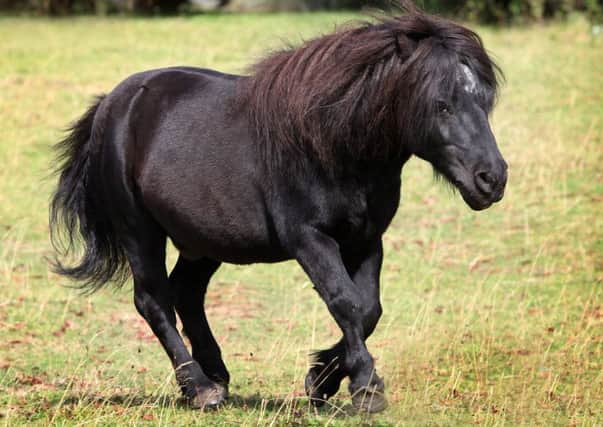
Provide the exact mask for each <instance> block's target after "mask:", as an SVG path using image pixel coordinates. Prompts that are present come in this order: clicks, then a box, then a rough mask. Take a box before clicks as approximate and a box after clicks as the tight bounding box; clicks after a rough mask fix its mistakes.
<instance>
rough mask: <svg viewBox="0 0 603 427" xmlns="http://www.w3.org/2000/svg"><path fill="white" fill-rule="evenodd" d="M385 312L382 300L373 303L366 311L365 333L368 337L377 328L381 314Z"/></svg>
mask: <svg viewBox="0 0 603 427" xmlns="http://www.w3.org/2000/svg"><path fill="white" fill-rule="evenodd" d="M382 314H383V308H382V307H381V302H379V301H376V302H375V303H374V304H371V305H370V307H368V308H367V310H366V311H365V313H364V322H363V323H364V334H365V336H366V338H368V337H369V335H371V334H372V333H373V331H374V330H375V327H376V326H377V323H378V322H379V319H380V318H381V315H382Z"/></svg>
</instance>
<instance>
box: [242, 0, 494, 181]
mask: <svg viewBox="0 0 603 427" xmlns="http://www.w3.org/2000/svg"><path fill="white" fill-rule="evenodd" d="M401 8H402V9H403V10H404V11H405V12H406V13H404V14H402V15H400V16H395V17H392V16H388V17H383V18H380V19H379V20H378V21H377V22H367V23H364V24H362V25H361V26H359V27H353V28H343V29H340V30H339V31H336V32H335V33H332V34H328V35H325V36H322V37H319V38H315V39H313V40H310V41H308V42H306V43H304V44H303V45H302V46H300V47H298V48H288V49H285V50H282V51H279V52H276V53H273V54H271V55H269V56H268V57H266V58H265V59H263V60H262V61H260V62H258V63H257V64H255V65H254V66H253V67H252V68H251V75H250V76H249V77H248V78H246V79H243V80H242V81H241V89H242V94H243V96H242V98H241V99H242V101H243V102H244V103H246V104H247V106H248V108H249V116H250V117H249V119H250V123H251V126H252V128H253V130H254V131H255V133H256V137H257V139H258V140H259V141H260V143H261V144H262V148H263V150H264V154H265V156H266V157H267V159H268V161H269V162H270V164H271V165H272V166H279V165H281V164H282V161H283V160H284V159H291V158H292V157H296V156H295V153H297V154H300V155H302V157H304V158H307V157H308V156H312V157H314V158H315V159H317V160H318V161H319V162H320V163H321V164H322V165H323V167H324V168H325V169H328V170H334V169H337V166H338V165H339V164H341V163H342V160H345V159H346V158H352V159H361V160H369V159H380V158H392V156H399V155H404V154H405V152H406V151H407V150H408V148H409V146H408V144H417V143H421V135H423V134H424V133H425V131H426V130H427V129H428V128H429V126H430V121H431V119H432V118H433V117H434V112H435V109H436V108H437V107H436V105H437V99H438V97H439V96H441V94H442V93H447V92H448V93H449V92H450V91H452V90H453V88H454V86H455V84H457V78H456V76H457V73H458V69H459V65H460V64H465V65H466V66H468V67H469V68H470V70H471V71H472V72H473V74H474V75H475V76H477V79H478V80H479V87H480V88H481V96H480V103H482V105H483V108H484V109H485V110H486V111H490V110H491V108H492V105H493V103H494V100H495V98H496V93H497V88H498V77H499V76H500V75H501V72H500V69H499V68H498V66H497V65H496V64H495V63H494V62H493V61H492V59H491V58H490V57H489V56H488V54H487V53H486V51H485V49H484V47H483V44H482V41H481V39H480V37H479V36H478V35H477V34H476V33H475V32H473V31H471V30H469V29H467V28H465V27H462V26H460V25H458V24H456V23H454V22H451V21H449V20H445V19H442V18H438V17H435V16H432V15H428V14H425V13H423V12H422V11H420V10H418V9H417V8H416V7H414V6H413V5H412V4H411V3H410V2H406V1H403V2H402V4H401ZM297 157H299V156H297Z"/></svg>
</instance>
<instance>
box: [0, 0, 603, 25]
mask: <svg viewBox="0 0 603 427" xmlns="http://www.w3.org/2000/svg"><path fill="white" fill-rule="evenodd" d="M390 3H391V2H388V1H387V0H381V1H380V0H372V1H371V0H0V11H4V12H10V13H15V12H16V13H27V14H32V13H33V14H41V15H51V16H60V15H70V14H91V13H95V14H98V15H106V14H115V13H118V14H174V13H190V12H198V11H200V12H215V11H229V12H278V11H309V10H329V9H330V10H334V9H339V10H341V9H350V10H351V9H361V8H364V7H379V8H384V7H385V8H387V6H388V4H390ZM417 3H418V4H419V5H421V6H422V7H423V8H425V9H426V10H428V11H430V12H435V13H441V14H445V15H448V16H455V17H458V18H461V19H466V20H471V21H475V22H482V23H497V24H501V23H515V22H520V23H524V22H535V21H536V22H537V21H542V20H545V19H551V18H563V17H565V16H567V15H568V14H569V13H571V12H572V11H574V10H578V11H584V12H586V13H587V14H588V16H589V18H590V19H591V21H593V22H599V23H600V22H601V18H602V16H603V0H417Z"/></svg>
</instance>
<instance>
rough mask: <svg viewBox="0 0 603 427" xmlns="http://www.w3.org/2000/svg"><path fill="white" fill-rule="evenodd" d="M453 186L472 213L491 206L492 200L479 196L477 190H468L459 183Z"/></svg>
mask: <svg viewBox="0 0 603 427" xmlns="http://www.w3.org/2000/svg"><path fill="white" fill-rule="evenodd" d="M455 186H456V188H458V190H459V192H460V193H461V196H462V197H463V200H464V201H465V203H467V206H469V207H470V208H471V209H473V210H474V211H482V210H484V209H487V208H489V207H490V206H492V203H493V200H491V199H490V198H486V197H484V196H482V195H480V194H479V193H478V192H477V190H471V189H469V188H468V187H467V186H466V185H464V184H463V183H461V182H460V181H457V182H456V183H455Z"/></svg>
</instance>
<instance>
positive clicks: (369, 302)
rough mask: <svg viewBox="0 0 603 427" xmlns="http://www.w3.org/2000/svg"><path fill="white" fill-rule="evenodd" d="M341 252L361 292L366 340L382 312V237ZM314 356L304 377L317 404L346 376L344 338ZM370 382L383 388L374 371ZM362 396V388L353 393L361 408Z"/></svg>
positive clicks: (307, 389) (378, 387)
mask: <svg viewBox="0 0 603 427" xmlns="http://www.w3.org/2000/svg"><path fill="white" fill-rule="evenodd" d="M341 252H343V261H344V265H345V268H346V270H347V272H348V274H349V275H350V276H351V278H352V280H353V282H354V284H355V285H356V288H357V290H358V292H360V293H361V294H362V304H363V316H362V326H363V330H364V340H366V339H368V337H369V336H370V335H371V334H372V333H373V331H374V330H375V327H376V326H377V322H378V321H379V318H380V317H381V312H382V309H381V302H380V301H379V278H380V275H381V265H382V261H383V246H382V243H381V240H376V241H375V242H374V243H373V244H372V245H369V246H368V247H367V248H366V250H363V251H358V250H357V248H352V250H350V251H348V252H347V253H346V250H345V248H342V250H341ZM313 357H314V363H313V366H312V367H311V368H310V370H309V371H308V374H307V376H306V381H305V386H306V392H307V393H308V395H309V396H310V397H311V398H312V402H313V403H314V404H315V405H316V406H321V405H322V404H324V402H325V400H327V399H328V398H329V397H331V396H333V395H334V394H335V393H337V391H338V390H339V386H340V384H341V381H342V380H343V379H344V378H345V377H346V375H347V374H346V372H345V369H344V367H343V366H342V363H341V361H342V360H344V357H345V341H344V339H341V340H340V341H339V342H337V344H335V345H334V346H333V347H331V348H329V349H326V350H322V351H317V352H316V353H315V354H314V355H313ZM372 384H373V385H375V386H377V389H378V390H379V391H383V389H384V386H383V382H382V380H381V379H380V378H379V377H378V376H377V375H376V374H374V377H373V379H372ZM364 397H365V396H363V394H362V391H361V392H360V393H356V394H354V395H353V399H354V400H356V402H355V406H357V407H360V408H362V407H363V406H365V405H366V404H368V402H367V401H366V400H365V399H364ZM384 403H385V402H384ZM371 408H372V409H373V410H375V405H374V404H371Z"/></svg>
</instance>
